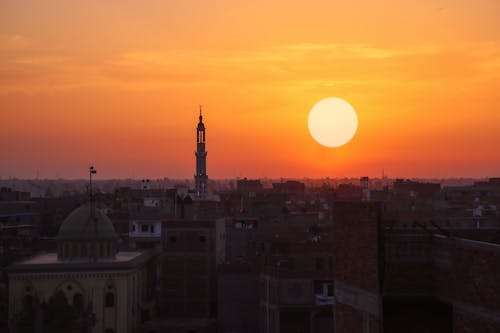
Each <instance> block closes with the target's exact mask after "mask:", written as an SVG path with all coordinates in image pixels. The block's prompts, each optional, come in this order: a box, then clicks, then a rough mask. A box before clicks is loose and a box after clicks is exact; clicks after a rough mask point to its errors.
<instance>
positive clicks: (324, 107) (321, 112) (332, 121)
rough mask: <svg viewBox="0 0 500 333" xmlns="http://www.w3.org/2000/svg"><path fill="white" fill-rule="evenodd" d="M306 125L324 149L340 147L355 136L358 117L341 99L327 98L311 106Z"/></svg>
mask: <svg viewBox="0 0 500 333" xmlns="http://www.w3.org/2000/svg"><path fill="white" fill-rule="evenodd" d="M307 125H308V127H309V132H310V133H311V136H312V137H313V138H314V140H316V141H317V142H318V143H320V144H322V145H323V146H326V147H340V146H343V145H345V144H346V143H348V142H349V141H350V140H351V139H352V138H353V137H354V134H356V130H357V129H358V117H357V115H356V111H355V110H354V108H353V107H352V106H351V104H349V103H348V102H346V101H345V100H343V99H341V98H337V97H328V98H325V99H322V100H321V101H319V102H318V103H316V104H315V105H314V106H313V108H312V109H311V111H310V112H309V118H308V121H307Z"/></svg>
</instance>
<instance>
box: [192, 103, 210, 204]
mask: <svg viewBox="0 0 500 333" xmlns="http://www.w3.org/2000/svg"><path fill="white" fill-rule="evenodd" d="M199 119H200V121H199V122H198V127H197V128H196V152H195V153H194V154H195V155H196V174H195V175H194V183H195V191H196V196H197V197H198V198H202V197H204V196H205V195H206V194H207V181H208V176H207V152H206V151H205V125H204V124H203V116H202V115H201V105H200V118H199Z"/></svg>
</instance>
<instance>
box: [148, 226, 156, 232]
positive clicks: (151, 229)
mask: <svg viewBox="0 0 500 333" xmlns="http://www.w3.org/2000/svg"><path fill="white" fill-rule="evenodd" d="M149 230H150V231H151V232H155V225H154V224H152V225H151V227H150V228H149Z"/></svg>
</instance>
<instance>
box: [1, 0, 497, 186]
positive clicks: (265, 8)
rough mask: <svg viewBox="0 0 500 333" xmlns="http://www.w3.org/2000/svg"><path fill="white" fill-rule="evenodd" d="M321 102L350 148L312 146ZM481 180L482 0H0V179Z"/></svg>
mask: <svg viewBox="0 0 500 333" xmlns="http://www.w3.org/2000/svg"><path fill="white" fill-rule="evenodd" d="M329 96H337V97H341V98H344V99H346V100H347V101H349V102H350V103H351V104H352V105H353V106H354V108H355V109H356V111H357V113H358V119H359V127H358V132H357V134H356V136H355V137H354V139H353V140H352V141H351V142H350V143H348V144H347V145H345V146H343V147H340V148H333V149H332V148H326V147H322V146H320V145H319V144H318V143H316V142H315V141H314V140H313V139H312V137H311V136H310V134H309V132H308V129H307V116H308V112H309V110H310V108H311V107H312V106H313V105H314V104H315V103H316V102H317V101H318V100H320V99H322V98H325V97H329ZM199 104H203V105H204V110H205V111H204V115H205V124H206V127H207V150H208V158H207V164H208V167H207V169H208V175H209V177H211V178H229V177H237V176H240V177H244V176H246V177H264V176H268V177H313V178H316V177H344V176H354V177H357V176H361V175H368V176H372V177H373V176H379V175H380V174H381V172H382V169H385V172H386V174H388V175H389V176H392V177H457V176H464V177H484V176H499V174H498V173H499V170H500V1H498V0H440V1H436V0H421V1H415V0H411V1H410V0H390V1H389V0H386V1H379V0H377V1H375V0H351V1H332V0H327V1H293V0H286V1H284V0H283V1H268V0H266V1H263V0H255V1H247V0H212V1H208V0H207V1H204V0H199V1H193V0H182V1H179V0H163V1H130V0H107V1H100V0H99V1H89V0H85V1H83V0H81V1H80V0H78V1H77V0H72V1H51V0H47V1H39V0H30V1H29V0H23V1H14V0H12V1H4V0H0V116H1V118H0V177H1V178H7V177H23V178H34V177H36V176H37V174H38V175H39V177H42V178H54V177H66V178H84V177H86V176H87V168H88V166H89V165H90V164H94V165H95V166H96V167H97V169H98V176H99V178H122V177H133V178H145V177H147V178H156V177H169V178H181V177H182V178H184V177H192V175H193V173H194V167H195V164H194V153H193V152H194V150H195V127H196V122H197V116H198V105H199Z"/></svg>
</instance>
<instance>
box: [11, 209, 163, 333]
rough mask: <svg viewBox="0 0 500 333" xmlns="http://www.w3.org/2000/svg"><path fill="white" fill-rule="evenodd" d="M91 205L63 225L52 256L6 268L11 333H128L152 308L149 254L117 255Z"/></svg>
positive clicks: (109, 230)
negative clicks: (55, 251)
mask: <svg viewBox="0 0 500 333" xmlns="http://www.w3.org/2000/svg"><path fill="white" fill-rule="evenodd" d="M117 240H118V236H117V234H116V232H115V229H114V227H113V224H112V222H111V220H110V219H109V218H108V217H107V216H106V215H105V214H104V213H103V212H102V211H101V210H99V209H98V208H96V207H95V205H94V203H93V202H92V200H90V203H88V204H85V205H83V206H80V207H79V208H77V209H75V210H74V211H73V212H72V213H70V214H69V215H68V217H67V218H66V219H65V220H64V222H63V224H62V225H61V227H60V229H59V233H58V236H57V239H56V241H57V253H43V254H39V255H37V256H35V257H33V258H30V259H28V260H25V261H22V262H19V263H15V264H13V265H11V266H10V267H9V268H8V275H9V326H10V327H11V332H105V333H113V332H132V331H134V330H135V329H136V328H137V327H138V326H139V325H140V324H141V323H142V322H143V321H145V320H148V319H149V317H150V315H151V312H152V310H153V306H154V281H155V278H156V277H155V270H154V266H153V265H154V264H153V262H152V260H151V258H152V253H150V252H147V251H146V252H144V251H143V252H140V251H128V252H118V251H117Z"/></svg>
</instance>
